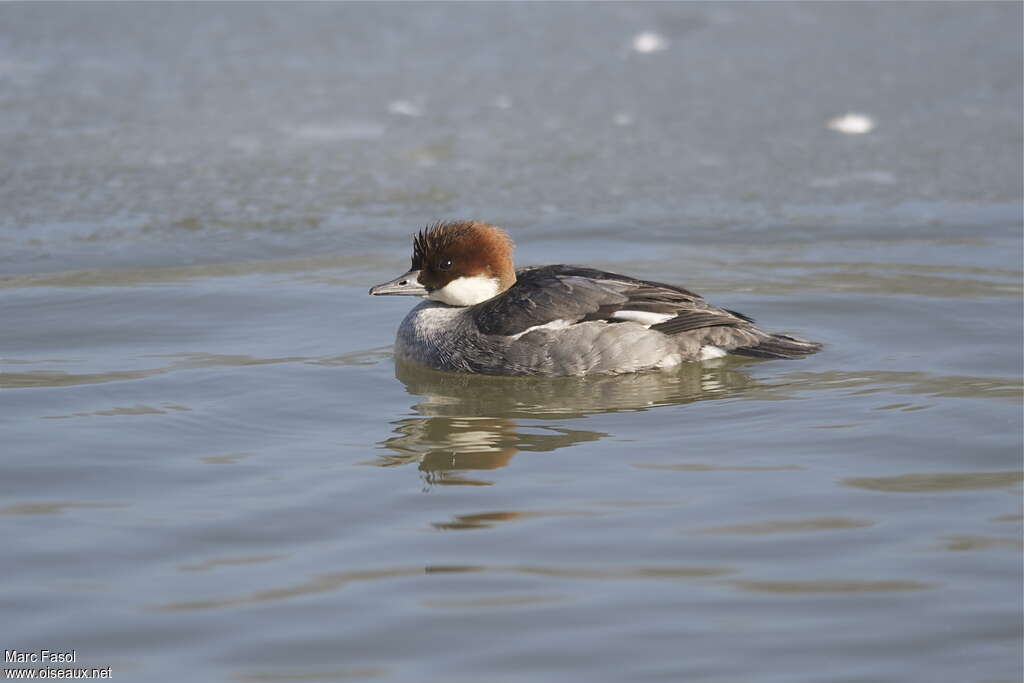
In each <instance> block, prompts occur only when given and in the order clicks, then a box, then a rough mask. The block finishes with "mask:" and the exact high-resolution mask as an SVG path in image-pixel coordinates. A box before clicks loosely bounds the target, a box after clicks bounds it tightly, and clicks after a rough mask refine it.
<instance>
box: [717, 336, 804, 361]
mask: <svg viewBox="0 0 1024 683" xmlns="http://www.w3.org/2000/svg"><path fill="white" fill-rule="evenodd" d="M820 350H821V344H819V343H818V342H812V341H807V340H806V339H799V338H797V337H790V336H788V335H785V334H767V335H765V337H764V338H763V339H762V340H761V341H759V342H758V343H757V344H754V345H752V346H745V347H741V348H737V349H733V350H732V351H731V352H730V353H734V354H736V355H738V356H750V357H751V358H800V357H802V356H809V355H811V354H812V353H817V352H818V351H820Z"/></svg>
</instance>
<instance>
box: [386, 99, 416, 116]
mask: <svg viewBox="0 0 1024 683" xmlns="http://www.w3.org/2000/svg"><path fill="white" fill-rule="evenodd" d="M388 113H391V114H398V115H399V116H412V117H416V116H423V107H421V106H419V105H418V104H416V103H414V102H410V101H409V100H395V101H394V102H390V103H388Z"/></svg>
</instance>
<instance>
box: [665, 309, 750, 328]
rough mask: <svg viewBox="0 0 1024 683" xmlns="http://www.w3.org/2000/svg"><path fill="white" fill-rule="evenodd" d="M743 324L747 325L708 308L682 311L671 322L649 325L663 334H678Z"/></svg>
mask: <svg viewBox="0 0 1024 683" xmlns="http://www.w3.org/2000/svg"><path fill="white" fill-rule="evenodd" d="M745 324H747V323H746V322H745V321H744V320H742V319H740V318H737V317H736V316H734V315H731V314H729V313H727V312H725V311H723V310H720V309H715V308H708V309H706V310H692V311H682V312H680V313H679V314H677V315H676V317H674V318H672V319H671V320H666V321H665V322H663V323H658V324H657V325H651V329H652V330H657V331H658V332H664V333H665V334H679V333H680V332H689V331H690V330H699V329H700V328H702V327H721V326H725V327H738V326H740V325H745Z"/></svg>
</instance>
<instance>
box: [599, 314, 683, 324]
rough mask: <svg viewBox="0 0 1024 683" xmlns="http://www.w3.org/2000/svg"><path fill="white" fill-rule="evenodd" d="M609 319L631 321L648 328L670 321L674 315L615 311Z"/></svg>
mask: <svg viewBox="0 0 1024 683" xmlns="http://www.w3.org/2000/svg"><path fill="white" fill-rule="evenodd" d="M608 317H609V318H613V319H615V320H632V321H633V322H635V323H640V324H641V325H643V326H644V327H650V326H651V325H657V324H658V323H663V322H665V321H666V320H671V319H672V318H674V317H675V316H674V315H669V314H668V313H651V312H650V311H627V310H621V311H615V312H614V313H612V314H611V315H610V316H608Z"/></svg>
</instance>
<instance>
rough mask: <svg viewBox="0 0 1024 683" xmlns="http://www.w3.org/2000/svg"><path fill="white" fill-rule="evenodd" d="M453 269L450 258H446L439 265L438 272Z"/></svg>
mask: <svg viewBox="0 0 1024 683" xmlns="http://www.w3.org/2000/svg"><path fill="white" fill-rule="evenodd" d="M451 267H452V260H451V259H450V258H446V259H445V260H444V261H441V262H440V263H438V264H437V269H438V270H451Z"/></svg>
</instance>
